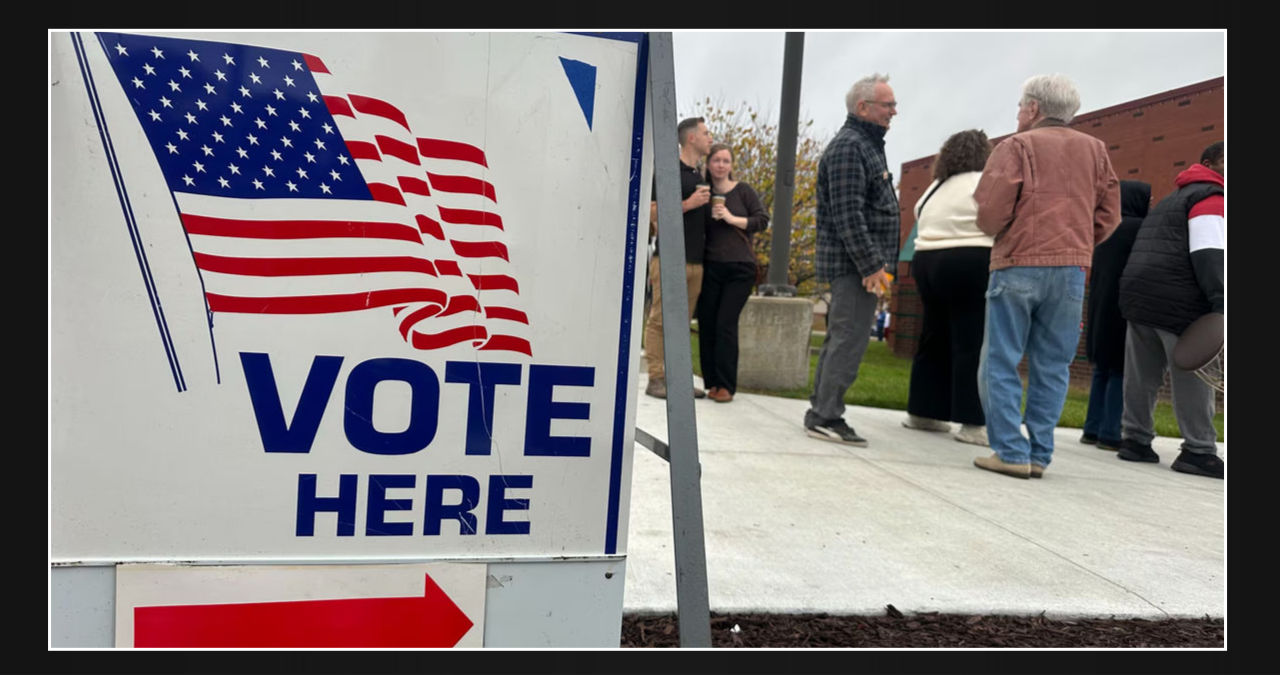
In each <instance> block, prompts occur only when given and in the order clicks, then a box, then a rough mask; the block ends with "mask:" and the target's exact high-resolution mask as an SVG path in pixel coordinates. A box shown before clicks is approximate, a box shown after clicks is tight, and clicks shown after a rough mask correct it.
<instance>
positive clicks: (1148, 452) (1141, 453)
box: [1116, 438, 1160, 462]
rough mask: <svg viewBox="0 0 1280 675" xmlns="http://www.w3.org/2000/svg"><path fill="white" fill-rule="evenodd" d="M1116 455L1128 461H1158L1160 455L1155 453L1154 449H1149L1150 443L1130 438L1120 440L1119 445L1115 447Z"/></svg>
mask: <svg viewBox="0 0 1280 675" xmlns="http://www.w3.org/2000/svg"><path fill="white" fill-rule="evenodd" d="M1116 456H1117V457H1119V458H1120V459H1124V460H1128V461H1130V462H1159V461H1160V455H1157V454H1156V451H1155V450H1152V449H1151V444H1150V443H1139V442H1137V441H1135V440H1133V439H1130V438H1126V439H1123V440H1121V441H1120V447H1119V448H1117V449H1116Z"/></svg>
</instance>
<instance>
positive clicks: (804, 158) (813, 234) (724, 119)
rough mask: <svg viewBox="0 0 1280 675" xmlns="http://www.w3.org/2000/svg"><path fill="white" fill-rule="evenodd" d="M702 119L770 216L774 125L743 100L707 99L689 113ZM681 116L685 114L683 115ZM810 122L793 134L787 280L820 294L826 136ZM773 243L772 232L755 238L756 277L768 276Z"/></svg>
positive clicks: (775, 139)
mask: <svg viewBox="0 0 1280 675" xmlns="http://www.w3.org/2000/svg"><path fill="white" fill-rule="evenodd" d="M690 115H691V116H695V117H703V118H705V119H706V124H707V128H708V129H710V130H711V136H712V138H714V139H715V140H716V142H717V143H724V144H726V145H728V146H729V147H730V148H731V149H732V151H733V173H734V177H735V178H737V179H738V180H741V181H745V182H746V183H747V184H748V185H750V186H751V187H752V188H754V189H755V191H756V194H758V195H760V201H761V202H763V203H764V208H765V211H767V212H768V213H769V214H770V215H772V214H773V199H774V184H775V179H776V175H775V174H776V173H777V169H778V154H777V151H778V127H777V125H776V124H773V123H771V122H770V120H769V119H768V117H766V116H764V115H761V114H760V113H759V112H758V111H756V110H755V109H753V108H752V107H751V106H750V105H747V104H746V103H743V104H742V105H740V106H736V107H731V106H727V105H725V104H724V103H723V102H719V101H716V102H713V101H712V100H711V99H710V98H706V99H704V100H702V101H701V102H699V103H698V104H697V105H696V106H695V107H694V110H693V112H692V113H691V114H690ZM681 117H684V116H683V115H682V116H681ZM812 126H813V120H808V121H805V122H802V123H801V124H800V128H799V129H798V130H797V134H796V165H795V190H794V192H793V198H792V203H791V260H790V264H789V266H788V269H787V283H789V284H791V285H793V286H795V287H796V292H797V293H798V294H800V295H802V296H813V295H817V294H818V293H819V289H818V288H817V283H816V273H815V271H814V266H813V265H814V263H813V258H814V250H815V248H816V246H817V236H818V235H817V229H816V225H815V223H816V215H817V205H818V200H817V192H816V186H817V182H818V160H820V159H821V158H822V149H823V147H825V146H826V141H825V139H817V138H814V137H813V136H812V135H811V128H812ZM772 246H773V233H772V231H769V232H765V233H763V234H762V235H759V236H757V237H755V249H756V262H757V263H758V264H759V266H760V279H762V280H763V279H767V278H768V270H769V251H770V249H771V248H772Z"/></svg>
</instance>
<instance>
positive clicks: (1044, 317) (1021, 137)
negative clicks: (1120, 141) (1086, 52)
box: [973, 75, 1120, 478]
mask: <svg viewBox="0 0 1280 675" xmlns="http://www.w3.org/2000/svg"><path fill="white" fill-rule="evenodd" d="M1079 108H1080V95H1079V93H1078V92H1077V91H1076V88H1075V85H1074V84H1072V83H1071V81H1070V80H1069V79H1067V78H1066V77H1064V76H1062V75H1037V76H1034V77H1031V78H1029V79H1028V80H1027V81H1026V82H1025V83H1024V84H1023V85H1022V98H1021V99H1020V100H1019V102H1018V131H1017V133H1015V134H1013V135H1012V136H1010V137H1009V138H1006V139H1005V140H1004V141H1002V142H1001V143H1000V144H999V145H997V146H996V147H995V149H994V150H992V151H991V157H990V158H989V159H988V160H987V165H986V168H985V169H984V170H983V172H982V178H981V179H980V180H979V181H978V187H977V190H976V191H975V192H974V195H973V196H974V199H975V200H976V201H977V202H978V219H977V220H978V228H979V229H981V230H982V231H983V232H985V233H987V234H989V235H992V236H994V237H995V244H994V245H993V246H992V247H991V266H990V270H991V276H990V278H989V280H988V282H987V316H986V333H985V335H984V337H983V340H982V353H981V356H980V360H979V365H978V397H979V398H980V399H981V400H982V407H983V410H984V412H985V413H986V417H987V439H988V441H989V442H990V445H991V449H992V450H993V453H992V455H991V456H990V457H978V458H976V459H974V460H973V463H974V465H975V466H977V467H978V468H981V469H986V470H988V471H995V472H997V473H1002V474H1005V475H1008V476H1014V477H1017V478H1040V477H1041V476H1043V475H1044V471H1045V467H1047V466H1048V465H1049V462H1050V460H1051V459H1052V456H1053V430H1054V427H1055V426H1057V422H1058V418H1059V417H1060V416H1061V415H1062V406H1063V403H1065V402H1066V398H1067V384H1068V382H1069V379H1070V367H1071V361H1072V360H1073V359H1074V358H1075V355H1076V347H1077V345H1078V344H1079V342H1080V318H1081V310H1082V307H1083V302H1084V281H1085V270H1086V269H1087V268H1088V267H1089V266H1090V264H1092V258H1093V248H1094V246H1095V245H1097V244H1098V243H1100V242H1102V241H1103V240H1104V239H1106V238H1107V237H1108V236H1110V235H1111V233H1112V231H1114V230H1115V228H1116V226H1117V225H1119V224H1120V182H1119V180H1117V179H1116V173H1115V170H1114V169H1112V167H1111V160H1110V158H1109V157H1108V156H1107V147H1106V144H1104V143H1103V142H1102V141H1100V140H1098V139H1097V138H1094V137H1092V136H1089V135H1088V134H1085V133H1082V132H1079V131H1076V130H1074V129H1071V128H1070V127H1068V126H1067V124H1068V123H1069V122H1070V121H1071V118H1072V117H1073V116H1074V115H1075V114H1076V110H1078V109H1079ZM1024 355H1025V356H1026V358H1027V370H1028V382H1027V392H1026V413H1025V417H1024V416H1023V414H1022V413H1021V412H1020V411H1021V409H1022V378H1021V377H1020V376H1019V375H1018V363H1019V362H1020V361H1021V360H1022V357H1023V356H1024ZM1024 419H1025V424H1026V426H1027V433H1028V434H1029V436H1030V438H1027V437H1026V436H1023V435H1022V429H1021V426H1022V424H1023V421H1024Z"/></svg>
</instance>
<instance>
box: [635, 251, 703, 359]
mask: <svg viewBox="0 0 1280 675" xmlns="http://www.w3.org/2000/svg"><path fill="white" fill-rule="evenodd" d="M684 281H685V286H686V287H687V291H688V293H689V319H691V320H692V319H693V312H694V308H696V307H697V306H698V294H699V293H700V292H702V265H701V264H700V263H699V264H689V263H686V264H685V266H684ZM661 282H662V279H661V273H660V272H659V270H658V257H657V256H654V257H653V259H652V260H650V261H649V283H650V284H652V285H653V300H652V304H650V305H649V319H648V325H647V326H646V327H645V331H644V354H645V358H647V359H648V360H649V379H650V380H653V379H655V378H665V377H666V367H667V365H666V361H665V360H664V359H665V354H664V352H663V350H662V283H661Z"/></svg>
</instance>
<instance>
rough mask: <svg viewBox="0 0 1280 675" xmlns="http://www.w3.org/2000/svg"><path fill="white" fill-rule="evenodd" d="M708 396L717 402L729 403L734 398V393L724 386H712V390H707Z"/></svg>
mask: <svg viewBox="0 0 1280 675" xmlns="http://www.w3.org/2000/svg"><path fill="white" fill-rule="evenodd" d="M707 398H709V399H711V400H712V401H715V402H716V403H728V402H729V401H732V400H733V394H730V393H729V390H728V389H725V388H724V387H712V388H711V391H708V392H707Z"/></svg>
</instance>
